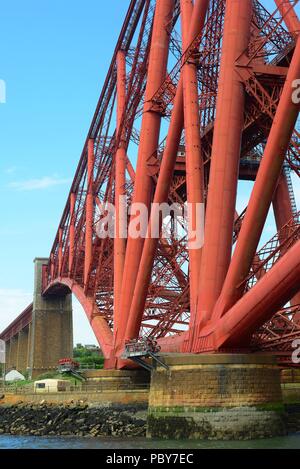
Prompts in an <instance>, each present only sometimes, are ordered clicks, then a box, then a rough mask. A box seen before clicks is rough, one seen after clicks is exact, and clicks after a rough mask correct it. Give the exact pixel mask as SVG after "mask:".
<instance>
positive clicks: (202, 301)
mask: <svg viewBox="0 0 300 469" xmlns="http://www.w3.org/2000/svg"><path fill="white" fill-rule="evenodd" d="M251 17H252V1H251V0H243V1H242V2H241V1H240V0H227V2H226V10H225V25H224V37H223V46H222V57H221V68H220V78H219V89H218V98H217V108H216V119H215V125H214V137H213V147H212V157H211V169H210V180H209V189H208V198H207V210H206V218H205V236H204V247H203V250H202V251H203V252H202V264H201V273H200V284H199V299H198V308H197V315H195V316H194V317H193V316H192V317H191V333H192V335H193V330H194V328H195V327H197V328H198V327H200V323H201V324H204V323H205V322H206V321H208V319H209V318H210V317H211V314H212V311H213V308H214V306H215V303H216V301H217V299H218V296H219V294H220V292H221V289H222V285H223V282H224V279H225V276H226V273H227V270H228V266H229V263H230V258H231V250H232V233H233V225H234V216H235V203H236V193H237V182H238V172H239V159H240V146H241V135H242V129H243V123H244V103H245V92H244V87H243V84H242V83H241V80H240V78H239V76H238V74H237V71H236V68H235V65H236V61H237V60H238V58H239V56H240V55H241V54H242V53H243V52H244V51H245V50H246V48H247V46H248V43H249V38H250V25H251ZM196 325H197V326H196ZM196 336H197V332H196ZM191 344H192V337H191V343H190V345H191Z"/></svg>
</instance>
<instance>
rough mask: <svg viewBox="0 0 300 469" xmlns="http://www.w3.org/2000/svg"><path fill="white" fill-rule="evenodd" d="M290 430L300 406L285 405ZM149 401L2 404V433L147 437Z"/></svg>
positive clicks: (297, 427)
mask: <svg viewBox="0 0 300 469" xmlns="http://www.w3.org/2000/svg"><path fill="white" fill-rule="evenodd" d="M284 421H285V424H286V429H287V431H288V433H298V432H300V405H299V404H298V405H297V404H295V405H286V406H285V412H284ZM146 431H147V405H146V404H135V405H133V404H111V403H110V404H88V403H86V402H83V401H80V402H70V403H63V404H51V403H49V402H44V401H41V403H39V404H37V403H22V402H20V403H18V404H14V405H8V404H2V405H1V406H0V435H2V434H10V435H34V436H79V437H101V436H102V437H115V438H136V437H145V436H146Z"/></svg>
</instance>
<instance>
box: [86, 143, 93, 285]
mask: <svg viewBox="0 0 300 469" xmlns="http://www.w3.org/2000/svg"><path fill="white" fill-rule="evenodd" d="M94 164H95V155H94V140H93V139H90V140H89V141H88V165H87V196H86V206H85V254H84V285H85V288H86V287H87V283H88V276H89V271H90V268H91V263H92V248H93V217H94V196H93V182H94Z"/></svg>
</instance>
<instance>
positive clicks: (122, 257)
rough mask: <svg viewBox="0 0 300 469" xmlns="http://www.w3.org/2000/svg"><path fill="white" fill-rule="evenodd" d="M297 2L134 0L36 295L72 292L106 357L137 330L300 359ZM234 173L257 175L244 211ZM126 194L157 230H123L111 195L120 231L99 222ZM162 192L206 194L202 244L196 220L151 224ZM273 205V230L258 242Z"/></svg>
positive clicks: (115, 360)
mask: <svg viewBox="0 0 300 469" xmlns="http://www.w3.org/2000/svg"><path fill="white" fill-rule="evenodd" d="M298 1H299V0H297V1H294V0H270V1H268V2H267V3H268V5H269V7H270V10H267V9H266V6H265V4H266V2H263V0H260V1H259V0H242V1H241V0H194V2H193V0H131V1H130V2H128V3H129V8H128V13H127V16H126V18H125V21H124V24H123V27H122V30H121V33H120V36H119V40H118V43H117V46H116V48H115V51H114V54H113V58H112V61H111V65H110V68H109V71H108V74H107V78H106V80H105V83H104V86H103V90H102V93H101V96H100V98H99V101H98V104H97V107H96V111H95V114H94V118H93V120H92V123H91V126H90V129H89V132H88V135H87V139H86V141H85V144H84V146H83V150H82V154H81V157H80V160H79V165H78V167H77V170H76V174H75V177H74V180H73V183H72V185H71V188H70V193H69V197H68V199H67V203H66V205H65V209H64V212H63V215H62V218H61V221H60V223H59V227H58V230H57V235H56V237H55V240H54V243H53V247H52V249H51V253H50V256H49V263H48V265H46V266H44V269H43V295H46V296H47V295H65V294H66V293H67V292H70V291H72V292H73V294H74V295H75V296H76V297H77V298H78V300H79V301H80V303H81V305H82V306H83V309H84V311H85V313H86V315H87V317H88V320H89V322H90V324H91V327H92V328H93V331H94V333H95V335H96V337H97V340H98V342H99V344H100V346H101V348H102V350H103V352H104V354H105V357H106V367H107V368H109V367H111V368H115V367H118V368H121V367H124V366H128V363H129V362H128V361H126V360H124V359H122V354H123V352H124V347H125V344H126V343H128V341H130V343H131V344H132V343H133V342H134V341H137V342H138V340H139V339H140V338H141V337H148V338H149V339H153V340H155V341H157V343H158V344H159V346H160V347H161V350H162V351H166V352H182V353H202V352H206V353H209V352H211V353H215V352H220V351H237V352H238V351H247V352H249V353H250V352H252V351H266V352H272V353H276V354H277V355H278V356H279V357H280V359H281V360H282V362H283V363H286V364H289V363H290V364H291V353H292V350H293V349H292V343H293V340H294V339H297V338H300V293H299V292H300V213H299V212H297V208H296V204H295V199H294V194H293V186H292V179H293V180H294V181H295V180H296V181H297V184H299V180H297V176H298V177H300V146H299V145H300V138H299V137H300V130H298V127H297V120H298V113H299V108H300V92H299V87H300V81H298V82H297V80H299V79H300V40H298V36H299V32H300V21H299V19H298V17H297V15H296V12H295V6H296V5H297V3H298ZM297 87H298V91H297ZM239 180H246V181H253V184H254V185H253V189H252V192H251V195H250V198H249V200H248V203H247V204H246V206H245V209H244V211H243V212H242V213H237V209H236V201H237V192H238V182H239ZM120 196H123V200H126V205H127V207H131V206H132V204H133V203H142V204H144V205H145V206H146V207H147V208H148V210H149V214H150V215H149V224H148V231H147V233H148V234H149V236H148V237H144V238H142V237H138V238H136V237H134V236H131V235H130V234H129V236H128V238H127V239H124V238H123V237H122V236H121V235H120V232H121V229H122V228H124V226H125V227H127V225H128V224H129V223H130V222H132V221H133V220H134V219H135V217H136V214H131V215H130V216H125V217H124V216H122V214H121V209H120V207H119V205H118V203H116V234H115V237H114V238H112V237H107V238H105V239H102V238H100V237H99V236H98V235H97V226H99V222H100V221H101V219H103V217H104V216H105V215H106V214H107V213H106V212H105V211H104V212H103V210H102V209H103V207H108V205H107V204H108V203H112V204H113V203H114V202H117V201H118V200H119V199H120ZM153 202H155V203H156V204H163V203H169V204H172V203H174V202H176V203H177V204H180V206H183V205H184V204H185V203H186V202H188V203H189V204H190V207H192V211H193V210H194V209H195V207H196V206H197V205H196V204H204V206H205V231H204V244H203V245H201V246H198V247H193V246H192V243H191V234H190V233H191V228H192V227H191V226H190V225H191V224H192V221H190V222H189V224H188V226H186V225H184V226H183V227H182V235H181V236H175V235H174V236H173V235H172V230H171V235H170V236H169V237H167V238H165V237H163V236H158V237H156V238H155V237H151V235H150V231H149V230H150V222H151V220H152V218H153V217H154V216H155V209H154V205H153ZM271 207H273V210H274V214H275V219H276V224H277V231H278V232H277V234H276V235H275V236H274V237H273V238H272V239H270V240H269V241H268V242H267V243H265V244H264V243H262V241H261V240H262V239H267V238H266V237H265V236H266V234H265V231H264V230H265V225H266V218H267V216H268V213H269V211H270V209H271ZM172 222H173V221H172V220H171V225H172ZM162 223H163V220H162V218H161V219H160V229H162ZM262 244H264V246H263V247H259V246H261V245H262ZM29 310H30V307H29V308H27V309H26V311H25V312H24V314H23V315H21V316H20V318H19V324H18V321H15V322H14V323H13V324H12V327H13V328H14V330H18V326H20V327H21V324H22V321H23V322H24V321H25V322H26V323H27V322H28V321H30V318H29V316H28V314H29V315H30V311H29ZM6 333H7V334H9V331H8V330H7V331H6Z"/></svg>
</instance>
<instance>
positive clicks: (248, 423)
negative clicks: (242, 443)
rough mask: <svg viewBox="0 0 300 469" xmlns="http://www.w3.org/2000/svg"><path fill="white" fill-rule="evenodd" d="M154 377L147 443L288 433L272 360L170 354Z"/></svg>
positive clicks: (255, 436)
mask: <svg viewBox="0 0 300 469" xmlns="http://www.w3.org/2000/svg"><path fill="white" fill-rule="evenodd" d="M162 359H163V360H164V362H165V363H166V364H167V365H168V367H169V369H168V370H166V369H165V368H163V367H161V366H157V367H156V369H155V370H154V371H153V372H152V377H151V387H150V396H149V410H148V433H147V436H148V438H165V439H216V440H231V439H232V440H237V439H238V440H244V439H255V438H268V437H271V436H277V435H283V434H285V433H286V430H285V426H284V421H283V403H282V393H281V386H280V370H279V368H278V367H277V365H276V361H275V359H274V358H273V357H271V356H265V355H254V354H251V355H243V354H234V355H233V354H216V355H192V354H182V355H177V354H169V355H163V356H162Z"/></svg>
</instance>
